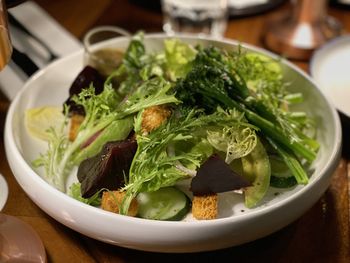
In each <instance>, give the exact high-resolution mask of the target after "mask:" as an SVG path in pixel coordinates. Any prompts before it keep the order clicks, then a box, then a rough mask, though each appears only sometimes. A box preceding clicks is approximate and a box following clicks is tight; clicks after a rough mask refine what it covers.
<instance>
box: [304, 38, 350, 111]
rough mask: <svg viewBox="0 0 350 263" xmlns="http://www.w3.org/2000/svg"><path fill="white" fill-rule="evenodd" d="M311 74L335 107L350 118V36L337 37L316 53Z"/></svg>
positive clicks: (311, 63) (313, 57)
mask: <svg viewBox="0 0 350 263" xmlns="http://www.w3.org/2000/svg"><path fill="white" fill-rule="evenodd" d="M310 73H311V75H312V77H313V78H314V79H315V81H316V83H317V84H318V86H319V88H320V89H321V90H322V91H323V92H324V93H325V95H326V96H327V97H328V98H329V99H330V101H331V102H332V103H333V104H334V105H335V107H336V108H337V109H338V110H339V111H340V112H342V113H344V114H345V115H347V116H348V117H350V103H349V100H350V36H342V37H337V38H335V39H333V40H331V41H329V42H328V43H326V44H325V45H323V46H322V47H321V48H320V49H318V50H317V51H315V53H314V54H313V56H312V58H311V62H310Z"/></svg>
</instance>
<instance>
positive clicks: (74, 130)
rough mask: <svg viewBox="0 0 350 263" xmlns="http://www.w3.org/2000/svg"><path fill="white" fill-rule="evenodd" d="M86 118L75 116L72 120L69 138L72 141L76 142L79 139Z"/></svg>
mask: <svg viewBox="0 0 350 263" xmlns="http://www.w3.org/2000/svg"><path fill="white" fill-rule="evenodd" d="M84 118H85V117H84V116H83V115H80V114H73V115H72V117H71V118H70V127H69V135H68V138H69V140H70V141H74V140H75V138H76V137H77V134H78V130H79V127H80V124H81V123H82V122H83V121H84Z"/></svg>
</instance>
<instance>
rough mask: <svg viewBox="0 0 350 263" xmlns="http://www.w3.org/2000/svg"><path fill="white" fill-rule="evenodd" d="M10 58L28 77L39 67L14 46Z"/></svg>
mask: <svg viewBox="0 0 350 263" xmlns="http://www.w3.org/2000/svg"><path fill="white" fill-rule="evenodd" d="M11 59H12V61H13V62H14V63H15V64H16V65H17V66H18V67H20V69H21V70H22V71H23V72H24V73H25V74H26V75H27V76H28V77H30V76H31V75H33V74H34V73H35V72H36V71H37V70H38V69H39V67H38V66H37V65H36V64H35V63H34V61H33V60H32V59H31V58H30V57H28V56H27V55H26V54H25V53H23V52H21V51H19V50H18V49H17V48H15V47H13V50H12V57H11Z"/></svg>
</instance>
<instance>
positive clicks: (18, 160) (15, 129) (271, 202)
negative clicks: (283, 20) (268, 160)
mask: <svg viewBox="0 0 350 263" xmlns="http://www.w3.org/2000/svg"><path fill="white" fill-rule="evenodd" d="M164 38H165V36H164V35H163V34H153V35H146V38H145V44H146V48H147V50H157V49H160V48H162V43H163V39H164ZM182 40H183V41H188V42H190V43H193V44H194V43H202V44H203V45H207V44H209V43H210V44H214V45H217V46H220V47H223V48H227V49H230V48H233V47H234V46H237V45H238V44H239V43H238V42H234V41H230V40H224V41H222V42H218V41H214V40H209V39H199V38H196V37H194V36H182ZM114 44H115V45H116V46H118V47H121V48H125V47H126V46H127V44H128V39H127V38H118V39H116V40H115V42H114ZM243 46H244V47H245V48H247V49H251V50H254V51H258V52H263V53H265V54H266V55H268V56H273V57H276V56H275V55H273V54H271V53H269V52H267V51H264V50H262V49H258V48H254V47H252V46H249V45H243ZM82 61H83V54H82V52H79V53H74V54H72V55H70V56H68V57H65V58H63V59H61V60H58V61H56V62H54V63H53V64H51V65H49V66H48V67H47V68H45V69H44V70H41V71H40V72H39V73H37V74H36V75H35V76H33V77H32V78H31V79H30V80H29V81H28V82H27V84H26V85H25V87H24V88H23V89H22V90H21V92H20V93H19V94H18V95H17V96H16V98H15V100H14V101H13V103H12V104H11V107H10V109H9V112H8V116H7V121H6V128H5V147H6V154H7V157H8V161H9V164H10V166H11V169H12V171H13V173H14V175H15V177H16V179H17V181H18V182H19V184H20V185H21V187H22V188H23V189H24V191H25V192H26V193H27V194H28V195H29V197H30V198H31V199H32V200H33V201H34V202H35V203H36V204H37V205H38V206H39V207H40V208H42V209H43V210H44V211H45V212H46V213H48V214H49V215H51V216H52V217H53V218H55V219H56V220H58V221H59V222H61V223H63V224H64V225H66V226H68V227H70V228H72V229H74V230H76V231H78V232H80V233H83V234H84V235H87V236H89V237H92V238H96V239H98V240H102V241H104V242H108V243H111V244H115V245H119V246H123V247H129V248H134V249H139V250H146V251H158V252H195V251H206V250H214V249H219V248H225V247H230V246H234V245H238V244H242V243H245V242H248V241H252V240H255V239H258V238H260V237H263V236H266V235H268V234H270V233H272V232H274V231H277V230H278V229H280V228H282V227H284V226H286V225H287V224H289V223H291V222H292V221H294V220H296V219H297V218H298V217H300V216H301V215H302V214H303V213H304V212H305V211H306V210H308V209H309V208H310V207H311V206H312V205H313V204H314V203H315V202H316V201H317V200H318V199H319V198H320V197H321V195H322V194H323V192H324V191H325V190H326V188H327V187H328V185H329V182H330V178H331V175H332V173H333V171H334V170H335V168H336V165H337V163H338V160H339V158H340V146H341V129H340V122H339V118H338V115H337V112H336V110H335V109H334V108H333V107H331V106H330V104H329V102H328V101H327V99H326V98H325V97H324V96H323V94H322V92H320V90H319V89H318V88H316V86H315V84H314V83H313V82H312V80H311V79H310V78H309V77H308V76H307V75H306V74H305V73H304V72H302V71H301V70H299V69H298V68H297V67H296V66H294V65H293V64H291V63H289V62H287V61H282V68H283V71H284V73H285V78H286V80H287V81H289V82H290V83H291V86H290V87H291V88H292V89H294V90H295V91H301V92H303V93H304V96H305V99H306V101H305V103H304V104H303V109H304V110H306V111H307V112H308V113H309V114H310V115H312V116H313V117H314V118H316V120H317V124H318V140H319V141H320V143H321V149H320V152H319V154H318V156H317V159H316V160H315V162H314V165H313V166H314V172H313V174H312V176H311V179H310V183H309V184H308V185H306V186H298V187H295V188H293V189H291V190H289V191H286V190H285V191H281V192H280V194H278V195H277V196H275V195H274V194H275V192H276V190H274V189H271V191H270V192H269V196H268V198H266V200H265V202H264V204H263V205H261V206H259V207H257V208H255V209H251V210H249V209H246V208H245V207H244V206H243V199H242V198H241V197H240V196H239V195H232V194H231V195H226V198H222V199H221V201H220V204H219V205H220V207H222V208H223V209H222V210H221V211H223V212H221V213H220V215H219V217H220V218H219V219H216V220H208V221H194V220H190V219H189V220H187V221H181V222H168V221H155V220H145V219H140V218H133V217H128V216H121V215H117V214H113V213H110V212H107V211H103V210H101V209H98V208H95V207H91V206H88V205H86V204H83V203H81V202H78V201H77V200H74V199H72V198H70V197H69V196H67V195H66V194H64V193H62V192H60V191H58V190H57V189H55V188H54V187H52V186H50V185H49V184H48V183H46V182H45V181H44V180H43V179H42V178H41V177H40V176H39V175H38V173H36V172H35V171H34V170H33V169H32V168H31V165H30V163H31V161H32V160H34V159H35V158H37V156H38V154H39V152H42V151H43V150H44V148H45V147H46V146H45V144H44V143H42V142H40V141H38V140H35V139H33V138H31V137H30V136H29V135H28V134H27V133H26V129H25V127H24V122H23V116H24V112H25V110H26V109H29V108H32V107H37V106H43V105H61V104H62V102H63V101H65V100H66V98H67V96H68V88H69V86H70V84H71V82H72V81H73V79H74V78H75V77H76V75H77V73H78V72H79V71H80V70H81V69H82V67H83V64H82ZM71 179H72V178H71ZM73 179H74V178H73ZM243 210H244V211H243Z"/></svg>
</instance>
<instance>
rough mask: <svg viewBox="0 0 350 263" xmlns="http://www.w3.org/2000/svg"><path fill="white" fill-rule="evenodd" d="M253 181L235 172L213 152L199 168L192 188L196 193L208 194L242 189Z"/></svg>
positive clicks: (197, 194)
mask: <svg viewBox="0 0 350 263" xmlns="http://www.w3.org/2000/svg"><path fill="white" fill-rule="evenodd" d="M250 185H251V183H250V182H249V181H248V180H246V179H245V178H243V177H242V176H240V175H239V174H237V173H236V172H234V171H233V170H232V169H231V167H230V166H229V165H228V164H227V163H225V161H224V160H222V159H221V158H220V157H219V155H217V154H213V155H212V156H210V157H209V158H208V160H206V161H205V162H204V163H203V164H202V166H201V167H200V168H199V169H198V171H197V175H196V176H195V177H194V178H193V179H192V182H191V188H190V190H191V191H192V192H193V194H194V195H196V196H199V195H208V194H214V193H222V192H227V191H232V190H237V189H241V188H244V187H247V186H250Z"/></svg>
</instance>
